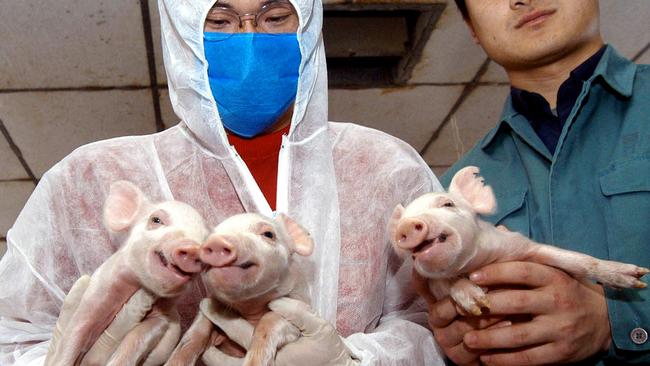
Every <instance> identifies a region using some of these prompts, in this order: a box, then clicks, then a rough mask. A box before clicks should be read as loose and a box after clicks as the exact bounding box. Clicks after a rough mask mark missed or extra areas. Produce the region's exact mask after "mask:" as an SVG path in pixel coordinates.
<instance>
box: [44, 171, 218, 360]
mask: <svg viewBox="0 0 650 366" xmlns="http://www.w3.org/2000/svg"><path fill="white" fill-rule="evenodd" d="M104 218H105V222H106V226H107V227H108V228H109V229H110V230H111V231H113V232H126V231H129V235H128V238H127V239H126V241H125V243H124V244H123V245H122V246H121V247H120V249H119V250H118V251H117V252H116V253H114V254H113V255H112V256H111V257H109V258H108V259H107V260H106V261H105V262H104V263H103V264H102V265H101V266H100V267H99V268H98V269H97V270H96V271H95V272H94V273H93V275H92V277H90V279H88V278H87V277H82V278H81V279H80V280H78V281H77V283H75V285H74V286H73V288H72V289H71V291H70V293H69V295H68V297H67V298H66V301H65V303H64V307H63V309H62V311H61V314H60V318H59V321H58V322H57V329H58V331H57V332H55V335H56V333H58V335H57V336H56V337H54V338H53V340H52V342H51V345H50V350H49V352H48V355H47V358H46V362H45V364H46V365H57V366H58V365H64V366H67V365H76V364H79V363H81V365H104V364H108V365H131V364H133V365H135V364H140V363H143V364H144V365H156V364H162V363H163V362H164V361H165V360H166V359H167V358H168V356H169V354H170V353H171V349H172V348H173V347H174V345H175V344H176V342H177V341H178V338H179V337H180V324H179V317H178V313H177V312H176V308H175V304H174V301H173V297H175V296H177V295H179V294H180V293H181V292H182V291H183V290H184V289H185V285H186V284H187V283H189V281H190V280H191V279H192V276H193V274H194V273H198V272H200V270H201V268H202V265H201V263H200V261H199V259H198V248H199V243H200V242H202V241H203V239H204V238H205V237H206V236H207V228H206V226H205V223H204V221H203V218H202V217H201V215H199V214H198V213H197V212H196V211H195V210H194V209H193V208H191V207H190V206H188V205H186V204H184V203H182V202H177V201H166V202H161V203H151V202H149V200H148V199H147V198H146V197H145V196H144V194H143V193H142V192H141V191H140V190H139V189H138V188H137V187H136V186H134V185H133V184H131V183H129V182H126V181H120V182H115V183H113V184H112V185H111V187H110V192H109V194H108V197H107V199H106V202H105V206H104ZM134 294H135V295H134ZM129 298H131V300H129ZM155 299H158V300H156V303H155V304H154V305H153V309H152V310H151V311H150V312H149V313H148V314H146V318H145V319H144V320H142V319H137V320H136V319H134V317H133V316H134V314H133V313H132V311H130V310H133V307H134V306H133V304H134V303H135V304H137V303H138V302H139V303H140V304H137V306H135V309H136V310H138V311H141V310H143V309H147V308H148V305H149V304H151V302H153V301H154V300H155ZM127 300H129V301H128V303H127ZM125 303H127V307H126V309H124V310H122V311H120V308H122V305H123V304H125ZM142 303H144V304H145V305H144V306H143V305H142ZM129 306H131V308H129ZM118 311H120V312H119V313H118ZM144 315H145V314H144V313H136V314H135V316H136V317H142V316H144ZM140 320H142V321H141V322H139V324H138V323H134V321H140ZM107 328H108V329H107ZM131 328H132V329H131ZM105 329H106V331H104V330H105ZM100 334H102V336H101V337H100ZM122 338H124V339H123V340H122ZM98 339H99V340H98ZM120 340H121V341H122V342H121V343H120ZM118 343H119V345H118ZM111 355H112V357H111ZM109 358H110V359H109ZM107 362H108V363H107Z"/></svg>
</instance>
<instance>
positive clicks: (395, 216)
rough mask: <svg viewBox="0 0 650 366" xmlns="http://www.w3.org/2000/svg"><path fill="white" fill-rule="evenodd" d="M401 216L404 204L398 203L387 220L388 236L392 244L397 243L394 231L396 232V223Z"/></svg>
mask: <svg viewBox="0 0 650 366" xmlns="http://www.w3.org/2000/svg"><path fill="white" fill-rule="evenodd" d="M402 216H404V206H402V205H401V204H398V205H397V206H395V209H394V210H393V214H392V215H391V217H390V220H388V235H389V238H390V239H391V240H392V241H393V244H396V243H397V239H396V238H395V233H396V232H397V224H398V223H399V220H400V219H401V218H402Z"/></svg>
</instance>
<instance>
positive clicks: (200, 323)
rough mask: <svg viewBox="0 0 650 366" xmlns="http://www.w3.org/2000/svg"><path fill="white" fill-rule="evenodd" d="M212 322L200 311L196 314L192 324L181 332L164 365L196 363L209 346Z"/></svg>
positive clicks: (174, 365) (179, 365)
mask: <svg viewBox="0 0 650 366" xmlns="http://www.w3.org/2000/svg"><path fill="white" fill-rule="evenodd" d="M212 327H213V326H212V322H211V321H210V319H208V318H207V317H206V316H204V315H203V314H202V313H201V312H199V313H198V314H196V318H194V322H193V323H192V326H190V328H189V329H188V330H187V331H186V332H185V334H183V337H182V338H181V341H180V342H179V343H178V345H176V348H175V349H174V351H173V352H172V354H171V356H170V357H169V360H167V362H166V363H165V366H189V365H194V364H196V361H198V359H199V357H200V356H201V354H202V353H203V351H205V349H206V348H207V347H208V346H209V343H210V337H211V336H210V334H211V333H212Z"/></svg>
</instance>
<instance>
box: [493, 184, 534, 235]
mask: <svg viewBox="0 0 650 366" xmlns="http://www.w3.org/2000/svg"><path fill="white" fill-rule="evenodd" d="M527 194H528V190H527V189H523V190H518V191H508V192H507V193H505V194H501V195H498V196H497V197H496V199H497V210H496V212H495V213H494V214H493V215H490V216H486V217H483V218H484V219H485V220H486V221H488V222H491V223H492V224H494V225H503V226H505V227H506V228H508V230H510V231H517V232H519V233H521V234H523V235H525V236H530V219H529V217H528V216H529V213H528V207H527V205H526V195H527Z"/></svg>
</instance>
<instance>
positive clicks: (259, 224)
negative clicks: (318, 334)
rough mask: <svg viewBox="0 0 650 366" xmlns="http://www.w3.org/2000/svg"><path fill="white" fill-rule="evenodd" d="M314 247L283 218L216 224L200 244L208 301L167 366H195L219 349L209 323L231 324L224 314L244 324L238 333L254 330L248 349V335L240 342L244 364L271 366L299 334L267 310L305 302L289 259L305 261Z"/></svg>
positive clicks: (295, 266)
mask: <svg viewBox="0 0 650 366" xmlns="http://www.w3.org/2000/svg"><path fill="white" fill-rule="evenodd" d="M313 246H314V243H313V240H312V238H311V237H310V236H309V233H308V232H307V231H306V230H305V229H304V228H303V227H302V226H300V225H299V224H298V223H297V222H295V221H294V220H292V219H291V218H289V217H288V216H286V215H284V214H278V215H277V216H276V217H275V218H273V219H270V218H267V217H264V216H261V215H258V214H253V213H246V214H240V215H235V216H232V217H230V218H228V219H226V220H225V221H223V222H222V223H221V224H219V225H218V226H217V227H216V228H215V229H214V230H213V231H212V233H211V234H210V236H209V237H208V239H207V240H206V242H205V243H203V244H202V245H201V255H200V257H201V261H203V262H204V263H205V264H206V265H207V266H208V267H207V269H206V270H205V271H204V272H203V273H202V279H203V282H204V284H205V285H206V288H207V290H208V293H209V295H210V297H211V299H204V301H202V302H201V305H200V307H201V310H202V311H201V312H199V313H198V315H197V317H196V319H195V321H194V323H193V324H192V326H191V327H190V329H189V330H188V331H187V332H186V333H185V335H184V336H183V338H182V339H181V341H180V342H179V344H178V346H177V347H176V350H175V351H174V353H173V354H172V357H171V358H170V360H169V361H168V363H167V365H188V364H194V362H196V361H197V359H198V357H199V356H200V355H201V353H203V352H204V351H205V350H206V349H207V347H208V346H211V345H218V344H219V343H220V342H221V341H222V340H223V338H224V337H223V336H217V337H215V332H214V330H215V328H214V325H213V322H212V321H211V320H210V318H212V320H214V318H213V316H215V314H217V315H218V316H219V317H220V318H221V321H224V319H226V321H233V318H232V314H231V313H230V314H228V313H226V312H227V311H228V309H232V310H234V312H235V313H236V315H235V316H236V317H239V318H240V319H241V320H242V321H243V323H241V324H242V327H241V331H242V332H244V333H246V332H248V329H250V325H251V324H252V325H253V326H255V329H254V333H253V336H252V340H251V341H250V344H246V343H247V339H248V340H250V339H251V338H250V333H249V334H248V336H246V335H242V336H241V338H240V339H241V340H240V341H239V342H238V343H239V344H241V345H243V346H247V347H246V348H248V352H247V353H246V357H245V358H244V360H243V365H246V366H252V365H255V366H263V365H271V364H272V363H273V360H274V359H275V354H276V351H277V349H278V348H279V347H281V346H282V345H284V344H286V343H289V342H292V341H294V340H296V339H297V338H298V337H299V335H300V332H299V330H298V329H297V328H296V327H294V326H293V325H291V324H290V323H288V322H287V321H286V320H284V318H282V317H281V316H279V315H278V314H276V313H274V312H272V311H270V310H269V308H268V303H269V302H270V301H272V300H275V299H278V298H280V297H284V296H287V297H291V298H294V299H297V300H301V301H304V302H308V294H307V286H306V282H305V280H304V276H303V274H301V271H300V269H299V268H298V264H297V263H296V262H295V261H294V259H293V256H292V254H293V253H296V254H298V255H301V256H308V255H310V254H311V253H312V250H313ZM209 317H210V318H209ZM228 319H229V320H228ZM216 322H217V323H219V321H216ZM231 328H232V327H231ZM229 336H231V337H232V336H233V334H229ZM235 337H236V335H235ZM217 339H218V340H219V341H217ZM242 343H244V344H242Z"/></svg>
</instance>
